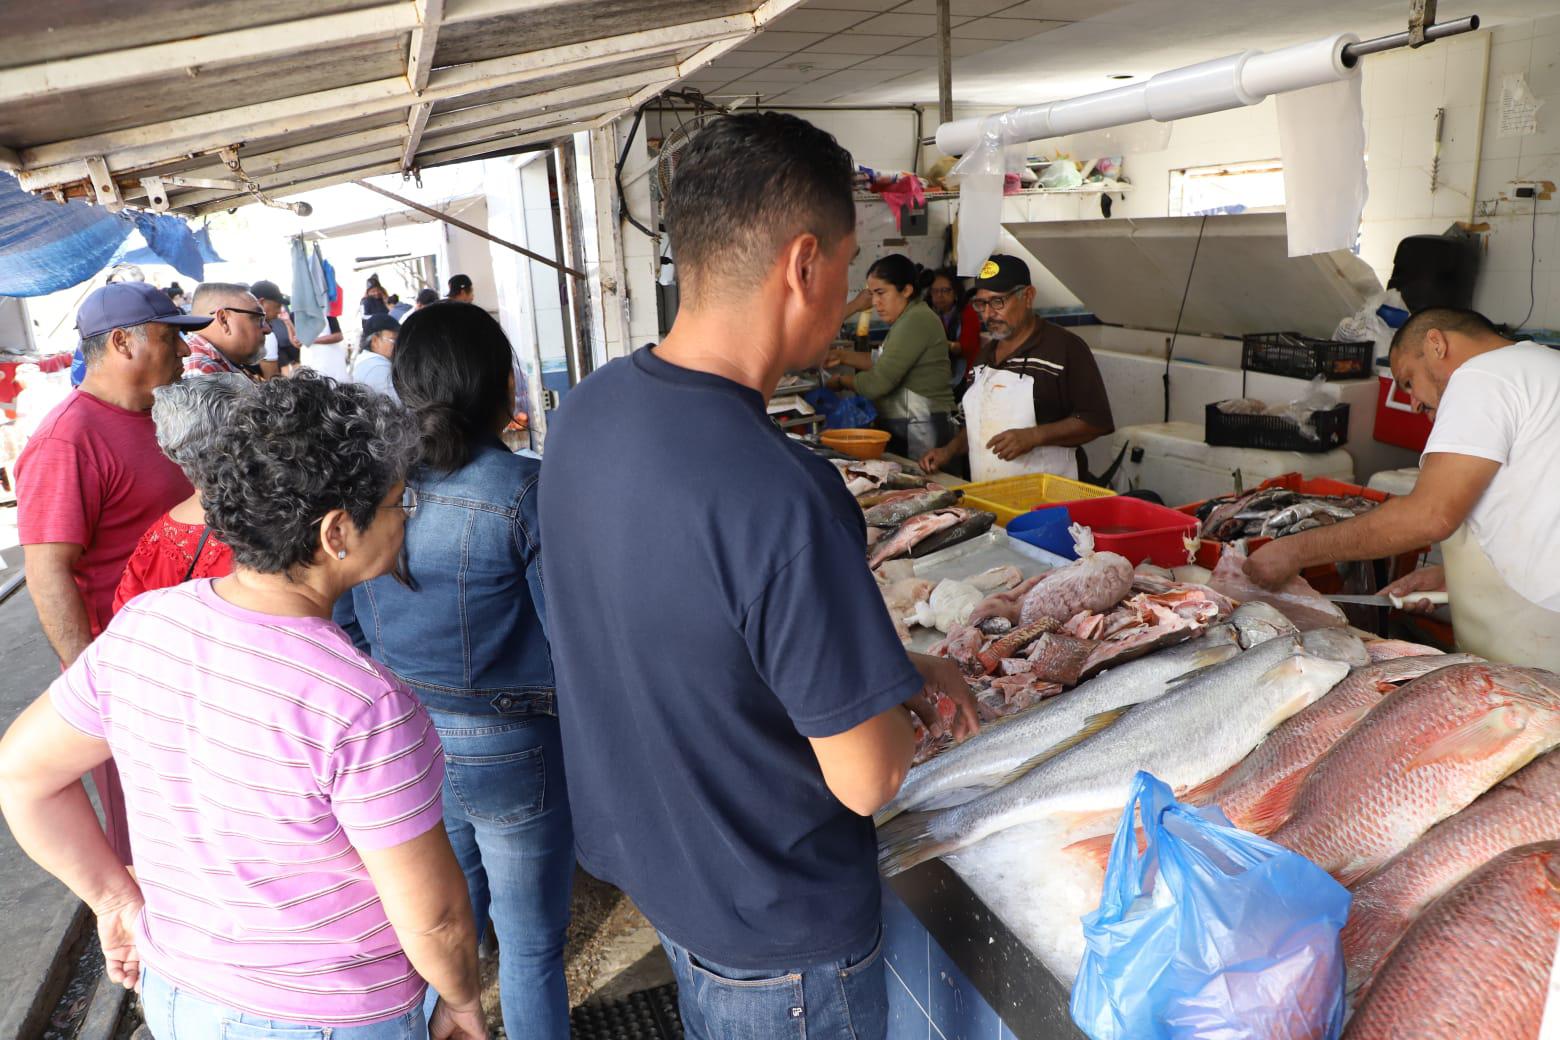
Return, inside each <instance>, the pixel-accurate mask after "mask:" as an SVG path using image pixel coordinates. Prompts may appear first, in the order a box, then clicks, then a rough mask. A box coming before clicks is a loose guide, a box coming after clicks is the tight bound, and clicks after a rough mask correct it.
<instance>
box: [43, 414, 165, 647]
mask: <svg viewBox="0 0 1560 1040" xmlns="http://www.w3.org/2000/svg"><path fill="white" fill-rule="evenodd" d="M194 491H195V489H194V488H192V487H191V486H190V482H189V481H188V480H186V479H185V477H184V473H183V471H182V470H180V469H179V467H178V466H175V465H174V464H173V463H172V462H170V461H169V460H168V457H167V456H165V455H164V454H163V453H162V449H160V448H158V447H157V433H156V429H155V427H154V426H153V425H152V416H151V413H150V412H132V411H129V410H127V409H124V408H120V407H119V406H117V405H112V404H109V403H108V402H106V401H100V400H99V399H97V398H96V397H93V396H92V395H91V394H89V393H87V392H86V391H85V390H75V391H73V392H72V393H71V394H70V396H69V397H67V398H65V400H64V401H62V402H60V404H59V405H58V406H57V407H56V408H55V409H54V411H52V412H50V413H49V414H48V415H47V416H45V417H44V420H43V422H42V423H40V424H39V426H38V429H37V431H36V432H35V433H34V434H33V435H32V437H31V439H29V440H28V442H27V447H26V448H24V449H23V450H22V455H21V458H19V459H17V461H16V505H17V516H16V526H17V533H18V534H19V535H20V538H21V543H22V544H23V545H36V544H40V543H43V542H69V543H72V544H75V545H79V546H81V547H82V548H83V550H84V551H83V552H82V554H81V556H79V557H78V558H77V560H76V565H75V568H74V571H75V577H76V587H77V588H79V589H80V590H81V595H82V598H83V599H85V600H86V602H87V617H88V619H89V620H90V622H91V624H92V634H93V635H94V636H96V635H97V634H98V633H99V632H101V631H102V630H103V628H104V627H105V626H106V625H107V624H108V619H109V616H110V614H111V611H110V609H109V608H110V606H111V604H112V602H113V598H114V589H115V587H117V586H118V584H119V576H120V574H121V573H123V571H124V569H125V561H126V560H128V559H129V558H130V553H131V552H132V551H133V550H134V549H135V546H136V543H137V542H138V541H140V538H141V535H143V534H145V533H146V529H147V528H148V527H150V526H151V525H152V523H153V521H155V520H156V519H157V518H158V517H160V516H162V514H164V513H166V512H167V511H168V510H169V509H172V508H173V507H174V506H176V505H178V504H179V503H180V502H182V501H184V500H185V499H186V498H188V497H190V495H192V494H194Z"/></svg>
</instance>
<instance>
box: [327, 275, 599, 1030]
mask: <svg viewBox="0 0 1560 1040" xmlns="http://www.w3.org/2000/svg"><path fill="white" fill-rule="evenodd" d="M511 356H512V355H511V350H510V346H509V340H508V339H507V338H506V337H505V336H504V331H503V329H502V328H500V327H499V324H498V322H497V321H495V320H494V319H493V317H492V316H491V315H489V314H488V313H487V312H486V311H484V310H482V309H481V308H480V307H474V306H472V305H470V304H463V303H447V304H441V305H440V306H438V307H429V308H426V309H424V310H421V311H418V312H416V313H414V314H412V315H410V316H409V317H408V318H407V319H406V324H405V325H404V326H402V328H401V330H400V337H399V339H398V341H397V343H396V347H395V360H394V372H395V387H396V389H397V390H398V391H399V393H400V397H401V401H402V402H403V403H404V404H405V405H406V406H407V407H408V408H410V409H411V410H412V412H413V414H414V415H416V416H417V420H418V423H419V426H420V428H421V431H422V460H421V464H420V466H419V467H418V469H417V470H416V471H414V473H413V474H412V476H411V477H410V478H409V480H408V486H409V487H411V488H412V490H413V491H414V492H415V493H416V495H417V513H416V515H415V516H413V517H412V518H411V519H410V520H409V521H408V522H407V525H406V562H407V568H408V570H409V572H410V575H411V578H412V583H411V584H410V585H406V584H401V583H399V582H397V581H396V580H395V579H394V578H391V577H388V576H387V577H380V578H375V579H374V580H372V581H369V582H365V583H364V584H362V585H359V586H358V587H357V588H356V589H354V590H353V592H352V594H351V596H349V597H345V598H344V599H343V601H342V603H341V605H340V608H339V609H338V613H337V618H338V620H347V619H354V620H355V624H354V623H348V624H346V625H344V626H343V627H346V628H347V630H348V631H349V632H354V633H355V634H356V635H357V637H358V638H359V640H360V642H359V644H358V645H359V647H360V648H362V649H364V650H366V651H367V652H369V653H371V654H372V655H373V656H374V658H375V659H376V660H378V661H379V662H380V663H381V664H384V665H386V666H387V667H389V668H390V669H391V670H392V671H393V672H395V674H396V675H397V676H398V677H399V678H400V679H401V680H402V681H403V682H405V683H406V684H407V685H408V686H410V687H411V689H412V692H413V693H415V694H416V695H417V696H418V698H419V699H420V700H421V701H422V702H423V705H424V706H425V707H426V708H427V709H428V713H429V715H431V716H432V717H433V722H434V725H435V726H436V727H438V730H439V739H440V740H441V741H442V742H443V745H444V752H445V755H446V756H447V759H446V765H445V769H446V774H445V781H444V825H445V828H446V829H447V830H448V831H449V835H450V843H451V844H452V845H453V846H454V848H455V855H456V857H457V858H458V859H459V860H460V864H461V867H462V869H463V870H464V871H465V874H466V885H467V889H468V891H469V892H470V894H471V905H472V911H473V913H474V915H475V917H476V922H477V931H478V934H479V935H480V934H481V933H482V932H483V931H484V930H485V928H486V927H487V924H488V922H489V921H491V922H492V926H493V929H494V931H495V932H496V933H497V936H498V950H499V956H498V979H499V995H500V1000H501V1002H502V1004H503V1011H504V1026H505V1029H506V1031H507V1032H508V1034H509V1035H510V1036H512V1037H526V1038H528V1040H566V1038H567V1037H568V1035H569V996H568V990H567V987H566V986H565V984H564V975H563V951H564V940H565V933H566V932H567V930H568V923H569V893H570V886H571V884H572V879H573V874H574V836H573V829H572V827H571V825H570V819H569V803H568V790H567V788H566V786H565V783H564V770H563V749H562V739H561V737H560V735H559V731H558V715H557V710H556V706H555V701H554V692H553V667H552V656H551V652H550V650H549V648H548V645H547V636H546V634H545V632H544V631H543V626H542V617H543V613H544V605H543V596H542V577H541V552H542V545H541V543H540V532H539V529H538V524H537V519H536V501H537V477H538V473H539V470H540V466H539V464H538V463H537V462H535V461H533V460H532V459H527V458H522V457H520V456H518V455H514V454H512V453H511V452H510V451H509V450H508V449H507V448H505V447H504V444H503V442H502V441H500V440H499V434H500V433H501V432H502V431H503V430H504V428H505V427H506V426H507V425H508V424H509V421H510V419H511V418H512V417H513V416H514V413H515V385H514V381H513V378H512V373H511V369H510V358H511Z"/></svg>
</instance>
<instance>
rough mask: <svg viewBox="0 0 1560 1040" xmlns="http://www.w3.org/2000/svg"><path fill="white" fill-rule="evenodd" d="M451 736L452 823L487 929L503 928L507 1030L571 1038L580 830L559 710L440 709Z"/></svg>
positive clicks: (441, 724)
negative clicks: (569, 969) (567, 946)
mask: <svg viewBox="0 0 1560 1040" xmlns="http://www.w3.org/2000/svg"><path fill="white" fill-rule="evenodd" d="M428 714H429V715H431V716H432V717H433V724H434V726H435V728H437V729H438V731H439V740H440V741H442V742H443V744H444V761H445V774H444V827H445V829H446V830H447V831H449V835H450V844H451V845H452V846H453V847H454V849H455V857H456V859H458V860H459V861H460V867H461V869H462V870H463V871H465V873H466V887H467V889H468V890H469V891H470V893H471V911H472V914H473V915H474V916H475V917H476V923H477V934H478V935H482V934H484V933H485V932H486V931H487V926H488V923H489V922H490V921H491V922H492V925H493V928H494V930H495V931H496V932H497V934H498V987H499V1001H500V1003H501V1004H502V1005H503V1011H504V1030H505V1032H507V1033H508V1034H509V1035H510V1036H511V1037H517V1038H518V1037H525V1038H526V1040H532V1038H535V1040H553V1038H556V1040H568V1036H569V994H568V989H567V987H566V986H565V985H564V981H563V945H564V937H565V933H566V932H567V930H568V927H569V894H570V890H571V889H572V888H573V885H574V828H573V825H572V824H571V822H570V819H569V795H568V789H567V788H566V787H565V786H564V779H563V744H562V739H561V737H560V736H559V733H558V719H557V717H556V716H553V715H523V716H504V715H459V714H454V713H451V712H443V711H432V710H430V711H429V713H428Z"/></svg>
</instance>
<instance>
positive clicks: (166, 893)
mask: <svg viewBox="0 0 1560 1040" xmlns="http://www.w3.org/2000/svg"><path fill="white" fill-rule="evenodd" d="M416 443H417V431H416V427H415V424H414V422H413V421H412V419H411V417H410V416H409V415H408V414H407V413H406V412H405V411H404V410H403V409H402V408H401V407H400V406H398V405H396V404H394V403H392V402H391V401H389V400H388V399H386V398H384V397H382V396H380V395H378V394H375V393H373V392H372V391H369V390H366V389H363V388H360V387H354V386H337V385H336V384H334V383H332V382H331V381H330V380H326V379H322V378H319V377H315V376H312V375H306V376H300V377H298V378H295V379H286V380H275V381H272V382H269V383H266V384H264V385H263V386H260V387H258V388H257V389H256V391H255V392H254V393H252V394H250V395H247V396H246V397H245V398H244V399H243V400H241V401H240V402H238V403H236V404H235V405H234V407H233V409H232V412H231V414H230V418H229V420H228V427H227V428H226V429H225V430H224V431H223V433H222V435H221V436H220V437H219V438H218V450H216V451H214V452H212V453H211V457H210V458H209V459H207V460H205V461H203V462H202V463H201V464H200V465H199V466H198V467H197V470H198V472H196V473H195V474H193V476H194V477H195V483H196V485H197V486H198V487H200V489H201V492H202V495H203V496H204V500H205V504H206V515H207V519H208V522H209V524H210V527H211V530H212V533H213V535H215V536H216V537H219V538H221V539H222V540H223V541H224V542H225V543H227V544H228V545H229V546H231V547H232V549H233V558H234V564H235V569H234V572H233V573H232V574H231V575H230V576H228V577H224V578H217V579H214V580H213V579H206V580H202V581H195V582H189V583H186V584H184V585H180V586H176V587H174V588H170V589H162V590H158V591H156V592H149V593H146V594H145V595H142V596H140V597H137V598H136V599H135V601H134V602H132V603H130V604H128V605H127V606H126V607H125V608H124V609H123V610H122V611H120V613H119V614H118V615H117V616H116V617H115V618H114V620H113V621H112V623H110V625H109V627H108V628H107V630H106V631H104V633H103V634H102V635H101V636H100V637H99V638H98V639H97V640H96V641H95V642H94V643H93V644H92V645H91V646H90V647H88V649H87V650H86V651H85V652H84V653H83V654H82V655H81V656H80V657H79V658H78V659H77V660H76V662H75V663H74V664H73V665H72V666H71V667H70V669H69V670H68V671H66V673H65V674H64V675H63V676H61V678H60V679H59V680H57V681H56V682H55V683H54V685H53V686H51V687H50V689H49V691H48V692H47V693H46V694H44V695H43V696H42V697H40V698H39V699H38V700H37V701H36V702H35V703H34V704H33V705H32V706H31V707H29V708H28V709H27V710H26V712H24V713H23V715H22V716H21V717H20V718H19V719H18V720H17V721H16V723H15V724H14V725H13V726H12V727H11V729H10V731H9V732H7V734H6V736H5V739H4V740H3V741H0V809H3V810H4V813H5V817H6V820H7V822H8V823H9V824H10V826H11V831H12V833H13V834H15V835H16V838H17V841H18V842H19V843H20V844H21V846H22V848H23V849H25V850H26V851H27V853H28V855H30V856H31V857H32V858H33V859H34V860H36V861H37V862H38V863H39V864H40V865H41V866H42V867H43V868H44V869H46V870H48V871H49V872H50V873H52V874H53V875H54V876H55V877H57V878H59V879H60V880H61V881H63V882H64V883H65V884H67V885H69V886H70V888H71V890H72V891H74V892H75V893H76V894H77V895H79V896H80V897H81V898H82V899H83V900H85V901H86V903H87V904H88V905H89V906H90V907H91V908H92V910H93V912H94V913H95V914H96V915H97V919H98V932H99V935H100V937H101V939H102V944H103V950H104V956H105V958H106V960H107V963H108V972H109V976H110V978H112V979H114V980H115V981H118V982H121V983H123V984H124V985H127V986H133V985H136V984H137V983H139V984H140V988H141V991H142V1006H143V1008H144V1009H145V1013H146V1019H147V1025H148V1026H149V1027H150V1029H151V1032H152V1034H153V1036H155V1037H156V1038H157V1040H197V1038H199V1040H206V1038H210V1037H215V1036H226V1037H230V1038H232V1037H241V1038H243V1040H270V1038H276V1040H281V1038H286V1040H315V1038H324V1037H330V1038H332V1040H412V1038H416V1037H421V1036H427V1035H429V1034H430V1033H431V1034H432V1036H434V1037H456V1038H460V1040H465V1038H476V1037H485V1036H486V1032H485V1029H484V1026H483V1020H482V1012H481V1007H480V1005H479V1002H478V979H477V947H476V934H475V930H474V928H473V925H472V916H471V905H470V902H469V901H468V899H467V895H466V884H465V879H464V877H463V875H462V874H461V871H460V868H459V866H458V865H457V864H456V860H455V857H454V854H453V853H452V852H451V850H450V844H449V840H448V838H447V837H446V836H445V830H444V827H443V825H442V824H443V817H442V805H441V799H440V785H441V783H442V781H443V775H444V764H443V757H442V754H441V752H440V748H439V741H438V736H437V734H436V733H435V731H434V729H433V725H432V723H431V722H430V721H429V719H428V715H427V713H426V711H425V710H424V709H423V708H422V707H421V705H420V704H419V703H418V701H417V699H416V698H415V697H414V696H413V695H412V694H411V693H410V692H409V691H408V690H407V689H406V687H405V686H404V685H403V684H402V683H401V682H400V681H398V680H397V679H396V678H395V676H394V675H393V674H392V673H391V672H390V671H389V670H387V669H385V668H383V667H381V666H380V665H378V664H376V663H374V661H373V660H371V659H370V658H368V657H366V656H364V655H363V654H361V653H359V652H358V651H357V650H355V649H354V648H353V646H352V643H351V641H350V640H349V639H348V638H347V637H346V635H345V633H343V632H342V631H341V629H339V628H338V627H337V626H336V625H335V624H334V623H333V622H332V621H331V620H330V613H331V606H332V604H334V603H335V601H336V600H337V599H338V598H339V597H340V596H341V594H342V593H343V592H345V591H346V590H347V589H349V588H351V587H352V586H353V585H356V584H358V583H359V582H361V581H364V580H366V579H368V578H373V577H376V576H378V575H381V574H385V573H387V572H390V571H391V570H392V569H393V568H394V567H395V564H396V561H397V559H398V558H399V555H400V551H401V540H402V531H403V528H404V526H405V517H406V513H407V512H408V511H410V510H411V509H414V508H415V501H413V500H409V499H404V498H403V495H404V477H405V474H406V472H407V470H408V468H409V466H410V465H411V463H412V462H413V460H414V457H415V454H416ZM110 755H112V756H113V758H114V759H115V761H116V762H117V763H118V765H119V769H120V774H121V777H122V780H123V783H124V793H125V801H126V807H127V810H128V820H129V831H130V842H131V847H132V849H133V850H134V854H135V864H136V873H135V875H134V876H132V875H131V874H130V873H129V872H128V871H127V870H126V869H125V868H124V866H122V865H121V863H120V862H119V860H118V859H117V858H116V857H115V856H114V853H113V851H112V850H111V849H110V847H109V845H108V843H107V841H106V840H105V839H104V837H103V832H102V830H101V829H100V828H99V827H98V824H97V819H96V817H95V815H94V814H93V811H92V806H91V803H90V802H89V801H88V800H87V794H86V790H85V788H84V787H83V786H82V784H81V782H80V781H81V776H82V774H83V773H85V772H87V771H88V770H89V769H91V768H92V767H93V766H96V765H97V764H99V763H101V762H103V761H104V760H106V759H107V758H108V757H109V756H110ZM425 979H426V980H427V982H426V983H425V982H424V980H425ZM427 983H432V984H433V985H434V986H435V987H436V988H437V990H438V992H439V993H440V994H441V996H442V999H441V1001H440V1002H439V1004H438V1005H437V1006H436V1007H435V1008H434V1011H433V1014H432V1016H431V1018H430V1019H427V1020H425V1019H424V1016H423V1011H422V1006H421V1005H422V997H423V993H424V991H425V988H426V985H427Z"/></svg>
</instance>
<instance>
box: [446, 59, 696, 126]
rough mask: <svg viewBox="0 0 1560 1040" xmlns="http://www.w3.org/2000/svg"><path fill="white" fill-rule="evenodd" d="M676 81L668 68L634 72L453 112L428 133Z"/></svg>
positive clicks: (508, 117) (674, 70) (498, 120)
mask: <svg viewBox="0 0 1560 1040" xmlns="http://www.w3.org/2000/svg"><path fill="white" fill-rule="evenodd" d="M676 78H677V69H676V67H675V66H671V65H667V66H664V67H662V68H656V69H646V70H644V71H643V72H631V73H629V74H627V75H624V76H614V77H612V78H611V79H603V80H593V81H591V82H589V83H580V84H577V85H575V86H572V87H559V88H557V89H556V90H548V91H544V92H543V93H540V94H527V95H525V96H524V97H518V98H509V99H507V100H505V101H494V102H490V103H488V104H486V105H475V106H472V107H470V108H457V109H454V110H453V111H448V112H440V113H439V114H438V115H436V116H434V117H433V118H431V119H429V120H428V128H427V131H426V132H427V133H438V132H440V131H444V130H451V129H456V128H458V127H465V126H478V125H481V124H484V123H498V122H505V121H509V120H512V119H513V118H515V117H516V116H522V115H526V114H527V113H537V112H546V111H547V110H548V109H551V108H554V107H557V106H560V105H571V104H577V103H579V102H582V101H590V100H593V99H595V98H602V97H613V96H621V97H628V96H630V95H632V94H634V93H635V92H636V91H639V90H641V89H642V88H646V87H655V88H657V91H658V92H659V90H662V89H665V88H666V87H667V86H668V85H670V84H671V83H672V82H673V81H675V80H676Z"/></svg>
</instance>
